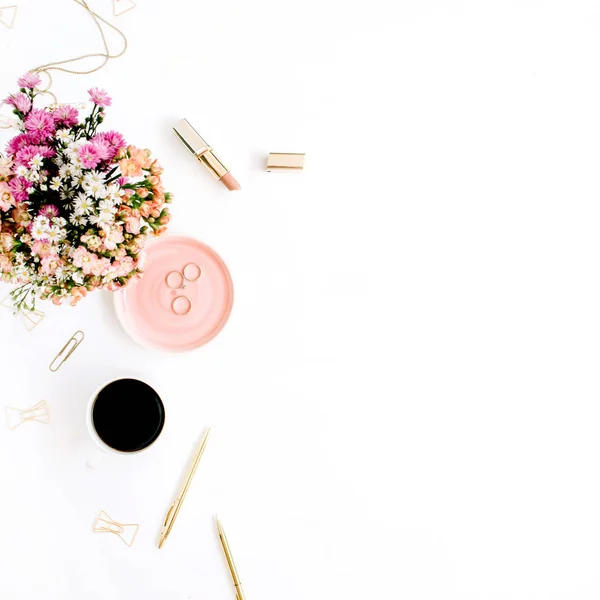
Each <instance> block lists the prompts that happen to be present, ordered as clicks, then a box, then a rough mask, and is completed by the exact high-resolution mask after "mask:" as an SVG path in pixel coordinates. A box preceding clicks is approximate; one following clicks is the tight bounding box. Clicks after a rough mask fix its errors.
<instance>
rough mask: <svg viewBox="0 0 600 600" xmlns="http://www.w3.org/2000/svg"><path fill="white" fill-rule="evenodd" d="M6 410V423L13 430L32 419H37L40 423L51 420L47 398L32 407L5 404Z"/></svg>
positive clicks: (46, 422) (45, 423)
mask: <svg viewBox="0 0 600 600" xmlns="http://www.w3.org/2000/svg"><path fill="white" fill-rule="evenodd" d="M4 410H5V411H6V424H7V425H8V428H9V429H10V430H11V431H12V430H13V429H16V428H17V427H19V426H20V425H23V423H27V422H30V421H37V422H38V423H44V425H47V424H48V423H49V422H50V411H49V410H48V403H47V402H46V401H45V400H42V401H41V402H38V403H37V404H36V405H35V406H32V407H31V408H25V409H20V408H14V407H13V406H5V407H4Z"/></svg>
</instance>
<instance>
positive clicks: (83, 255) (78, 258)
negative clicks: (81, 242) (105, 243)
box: [71, 246, 98, 269]
mask: <svg viewBox="0 0 600 600" xmlns="http://www.w3.org/2000/svg"><path fill="white" fill-rule="evenodd" d="M91 256H92V254H90V253H89V252H88V251H87V250H86V249H85V248H84V247H83V246H78V247H77V248H76V249H75V250H74V251H73V253H72V255H71V259H72V260H73V264H74V265H75V266H76V267H77V268H78V269H82V268H83V265H84V264H86V263H89V262H90V259H91ZM94 256H96V255H95V254H94ZM96 258H98V257H96Z"/></svg>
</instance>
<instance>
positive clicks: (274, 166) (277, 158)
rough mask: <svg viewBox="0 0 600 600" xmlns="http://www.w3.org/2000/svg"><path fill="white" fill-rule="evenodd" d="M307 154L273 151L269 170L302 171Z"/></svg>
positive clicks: (270, 155) (269, 161)
mask: <svg viewBox="0 0 600 600" xmlns="http://www.w3.org/2000/svg"><path fill="white" fill-rule="evenodd" d="M305 156H306V154H300V153H295V152H271V153H269V159H268V160H267V171H302V169H304V157H305Z"/></svg>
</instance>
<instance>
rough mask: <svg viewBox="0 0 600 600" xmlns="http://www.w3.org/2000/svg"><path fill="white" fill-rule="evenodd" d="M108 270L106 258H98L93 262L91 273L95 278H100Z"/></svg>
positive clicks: (108, 265)
mask: <svg viewBox="0 0 600 600" xmlns="http://www.w3.org/2000/svg"><path fill="white" fill-rule="evenodd" d="M109 269H110V260H109V259H108V258H99V259H97V260H96V261H94V263H93V266H92V273H93V274H94V275H96V276H97V277H102V276H104V275H106V273H108V271H109Z"/></svg>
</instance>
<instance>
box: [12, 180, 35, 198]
mask: <svg viewBox="0 0 600 600" xmlns="http://www.w3.org/2000/svg"><path fill="white" fill-rule="evenodd" d="M8 185H9V187H10V191H11V192H12V195H13V196H14V197H15V200H17V201H18V202H24V201H25V200H27V199H28V198H29V194H30V193H31V190H32V185H31V183H30V182H29V181H27V179H25V177H20V176H19V177H14V178H13V179H11V180H10V182H9V184H8Z"/></svg>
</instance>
